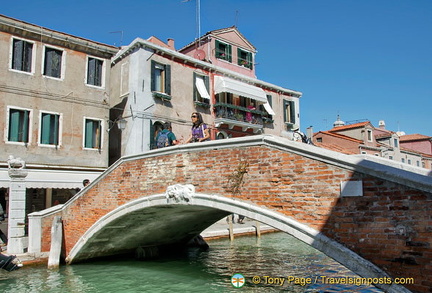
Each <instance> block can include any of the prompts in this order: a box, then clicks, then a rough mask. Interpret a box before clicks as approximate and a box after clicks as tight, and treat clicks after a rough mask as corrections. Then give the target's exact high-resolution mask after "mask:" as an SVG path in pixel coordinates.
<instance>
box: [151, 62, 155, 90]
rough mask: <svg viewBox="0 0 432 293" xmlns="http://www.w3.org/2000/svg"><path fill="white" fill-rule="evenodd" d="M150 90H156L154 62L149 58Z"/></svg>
mask: <svg viewBox="0 0 432 293" xmlns="http://www.w3.org/2000/svg"><path fill="white" fill-rule="evenodd" d="M150 66H151V69H150V70H151V73H150V74H151V91H152V92H154V91H155V90H156V62H155V61H154V60H151V65H150Z"/></svg>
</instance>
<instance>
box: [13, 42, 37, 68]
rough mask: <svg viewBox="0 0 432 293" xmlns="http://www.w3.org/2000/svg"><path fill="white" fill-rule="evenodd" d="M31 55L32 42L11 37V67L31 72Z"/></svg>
mask: <svg viewBox="0 0 432 293" xmlns="http://www.w3.org/2000/svg"><path fill="white" fill-rule="evenodd" d="M32 56H33V43H30V42H27V41H24V40H19V39H12V64H11V68H12V69H15V70H19V71H25V72H32Z"/></svg>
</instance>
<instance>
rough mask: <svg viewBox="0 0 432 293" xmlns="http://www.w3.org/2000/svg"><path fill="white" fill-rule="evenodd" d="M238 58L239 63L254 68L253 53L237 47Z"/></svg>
mask: <svg viewBox="0 0 432 293" xmlns="http://www.w3.org/2000/svg"><path fill="white" fill-rule="evenodd" d="M237 59H238V62H237V64H238V65H241V66H244V67H247V68H249V69H252V53H251V52H248V51H245V50H242V49H240V48H238V49H237Z"/></svg>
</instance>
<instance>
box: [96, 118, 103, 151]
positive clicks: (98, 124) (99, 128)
mask: <svg viewBox="0 0 432 293" xmlns="http://www.w3.org/2000/svg"><path fill="white" fill-rule="evenodd" d="M94 123H95V128H96V129H95V130H96V131H95V140H96V141H95V143H94V146H95V147H97V148H98V149H101V148H102V124H101V122H100V121H95V122H94Z"/></svg>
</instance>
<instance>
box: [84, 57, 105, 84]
mask: <svg viewBox="0 0 432 293" xmlns="http://www.w3.org/2000/svg"><path fill="white" fill-rule="evenodd" d="M102 73H103V60H101V59H96V58H92V57H88V59H87V84H88V85H94V86H102V81H103V79H102V78H103V74H102Z"/></svg>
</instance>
